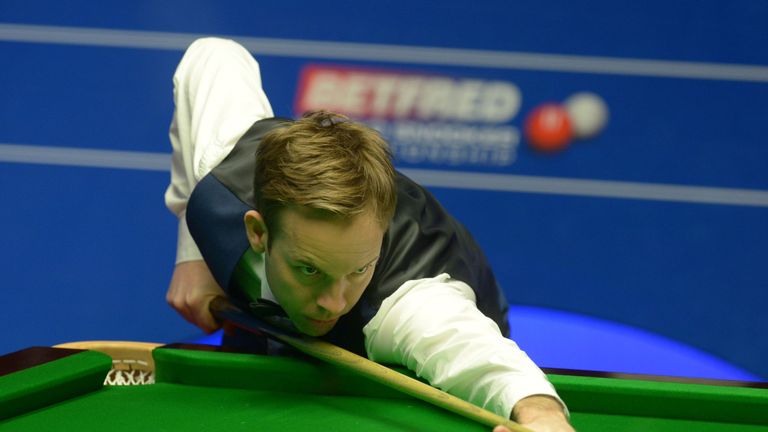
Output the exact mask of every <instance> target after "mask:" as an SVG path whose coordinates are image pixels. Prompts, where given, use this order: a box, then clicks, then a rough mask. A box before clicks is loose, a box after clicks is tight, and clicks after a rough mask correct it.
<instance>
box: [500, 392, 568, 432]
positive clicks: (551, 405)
mask: <svg viewBox="0 0 768 432" xmlns="http://www.w3.org/2000/svg"><path fill="white" fill-rule="evenodd" d="M512 416H513V417H514V418H515V420H516V421H517V422H518V423H520V424H521V425H522V426H525V427H527V428H528V429H530V430H532V431H535V432H574V429H573V427H571V425H570V424H569V423H568V419H567V418H566V416H565V411H563V406H562V405H561V404H560V402H558V401H557V400H556V399H554V398H551V397H549V396H529V397H527V398H524V399H522V400H520V401H519V402H518V403H517V404H515V408H514V409H513V410H512ZM493 432H510V431H509V429H507V428H505V427H504V426H496V428H494V429H493Z"/></svg>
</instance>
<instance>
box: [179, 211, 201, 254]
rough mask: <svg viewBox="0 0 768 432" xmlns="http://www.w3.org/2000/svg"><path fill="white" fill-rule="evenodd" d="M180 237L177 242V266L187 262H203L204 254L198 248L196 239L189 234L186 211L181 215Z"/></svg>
mask: <svg viewBox="0 0 768 432" xmlns="http://www.w3.org/2000/svg"><path fill="white" fill-rule="evenodd" d="M178 235H179V237H178V240H177V242H176V264H180V263H183V262H185V261H201V260H202V259H203V254H201V253H200V249H198V248H197V243H195V239H193V238H192V234H190V233H189V228H188V227H187V212H186V210H184V211H182V212H181V213H179V234H178Z"/></svg>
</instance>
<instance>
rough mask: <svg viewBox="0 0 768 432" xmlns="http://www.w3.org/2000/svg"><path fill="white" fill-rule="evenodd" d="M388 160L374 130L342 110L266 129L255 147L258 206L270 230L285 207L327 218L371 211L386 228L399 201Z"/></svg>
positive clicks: (307, 116) (383, 144)
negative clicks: (342, 112)
mask: <svg viewBox="0 0 768 432" xmlns="http://www.w3.org/2000/svg"><path fill="white" fill-rule="evenodd" d="M391 159H392V158H391V154H390V150H389V146H388V145H387V142H386V140H384V138H383V137H382V136H381V135H380V134H379V133H378V132H377V131H375V130H373V129H371V128H369V127H367V126H365V125H363V124H361V123H357V122H354V121H351V120H350V119H349V118H347V117H345V116H343V115H341V114H335V113H331V112H327V111H317V112H312V113H308V114H306V115H305V116H304V117H302V118H301V119H299V120H296V121H295V122H291V123H289V124H288V126H285V127H279V128H277V129H274V130H272V131H270V132H269V133H267V134H266V135H265V136H264V139H263V140H262V142H261V144H260V145H259V147H258V149H257V150H256V174H255V178H254V186H255V189H254V191H255V198H256V208H257V210H259V212H261V214H262V215H263V217H264V220H265V222H266V224H267V228H268V229H269V230H274V229H276V228H278V224H277V214H278V213H279V211H280V210H281V209H283V208H285V207H289V206H298V207H300V208H303V209H309V210H310V211H312V213H313V214H317V215H319V216H320V217H331V218H351V217H354V216H356V215H359V214H361V213H364V212H366V211H372V212H373V214H374V215H375V216H376V218H377V219H378V220H379V222H380V223H381V224H382V226H385V227H386V226H387V225H388V224H389V221H390V219H391V218H392V215H393V214H394V211H395V206H396V204H397V191H396V187H395V169H394V167H393V166H392V160H391Z"/></svg>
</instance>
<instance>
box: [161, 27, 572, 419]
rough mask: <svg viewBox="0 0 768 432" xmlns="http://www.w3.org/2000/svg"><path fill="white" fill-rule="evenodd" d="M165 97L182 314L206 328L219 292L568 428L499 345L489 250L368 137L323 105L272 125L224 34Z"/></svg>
mask: <svg viewBox="0 0 768 432" xmlns="http://www.w3.org/2000/svg"><path fill="white" fill-rule="evenodd" d="M174 101H175V112H174V117H173V122H172V124H171V129H170V137H171V143H172V146H173V157H172V170H171V184H170V186H169V187H168V189H167V191H166V194H165V199H166V204H167V206H168V207H169V208H170V209H171V210H172V211H173V212H174V213H175V214H176V215H177V216H179V235H178V245H177V257H176V267H175V269H174V273H173V277H172V279H171V283H170V287H169V289H168V293H167V296H166V297H167V300H168V302H169V303H170V304H171V305H172V306H173V307H174V308H175V309H176V310H177V311H178V312H179V313H180V314H181V315H182V316H184V317H185V318H186V319H187V320H188V321H190V322H192V323H194V324H195V325H197V326H199V327H200V328H202V329H203V330H205V331H207V332H211V331H213V330H215V329H216V327H217V324H216V322H215V320H214V319H213V317H212V316H211V314H210V312H209V310H208V306H209V304H210V302H211V300H212V299H213V298H215V297H217V296H222V295H226V296H228V297H230V298H231V299H233V300H235V301H237V302H239V303H241V304H258V303H260V302H261V303H264V302H269V303H273V304H277V305H279V306H280V307H281V308H282V310H284V312H285V314H286V316H287V317H288V318H289V319H290V320H291V322H292V323H293V325H294V326H295V327H296V329H298V330H299V331H301V332H303V333H306V334H309V335H312V336H319V337H322V338H324V339H326V340H328V341H330V342H333V343H335V344H337V345H340V346H342V347H344V348H347V349H349V350H351V351H354V352H357V353H359V354H362V355H364V356H367V357H368V358H370V359H371V360H374V361H378V362H381V363H393V364H400V365H404V366H406V367H408V368H409V369H411V370H413V371H415V372H416V373H417V375H419V376H420V377H422V378H424V379H426V380H427V381H429V382H430V383H431V384H432V385H433V386H435V387H439V388H441V389H443V390H445V391H448V392H450V393H452V394H454V395H455V396H458V397H460V398H462V399H465V400H467V401H469V402H472V403H474V404H476V405H479V406H481V407H483V408H485V409H488V410H490V411H493V412H495V413H497V414H499V415H502V416H505V417H511V418H513V419H515V420H517V421H518V422H520V423H521V424H523V425H525V426H527V427H529V428H530V429H532V430H534V431H542V432H543V431H572V430H573V429H572V428H571V427H570V425H569V424H568V421H567V415H566V410H565V408H564V405H563V403H562V401H561V400H560V398H559V397H558V396H557V394H556V392H555V390H554V388H553V387H552V385H551V384H550V383H549V382H548V381H547V379H546V376H545V375H544V374H543V373H542V372H541V371H540V370H539V368H538V367H536V365H534V364H533V362H532V361H531V360H530V359H529V358H528V357H527V355H526V354H525V353H524V352H523V351H521V350H520V349H519V348H518V347H517V345H516V344H515V343H514V342H513V341H511V340H509V339H508V338H507V337H505V336H506V335H508V324H507V321H506V311H507V305H506V301H505V300H504V298H503V295H502V294H501V291H500V290H499V288H498V286H497V284H496V281H495V279H494V276H493V274H492V272H491V270H490V268H489V266H488V264H487V262H486V259H485V257H484V255H483V253H482V251H481V250H480V249H479V247H478V246H477V244H476V243H475V241H474V240H473V239H472V237H471V235H470V234H469V233H468V232H467V231H466V229H465V228H464V227H463V226H461V224H460V223H459V222H457V221H456V220H455V219H453V218H452V217H451V216H450V215H448V214H447V213H446V212H445V210H444V209H443V208H442V207H441V206H440V205H439V204H438V203H437V202H436V201H435V200H434V198H433V197H432V196H431V195H430V194H429V192H427V191H426V190H425V189H424V188H422V187H420V186H418V185H417V184H415V183H414V182H412V181H411V180H409V179H408V178H407V177H405V176H403V175H402V174H400V173H398V172H397V171H395V170H394V168H393V166H392V163H391V159H390V153H389V149H388V146H387V143H386V142H385V141H384V139H383V138H382V137H381V136H380V135H379V134H378V133H377V132H376V131H374V130H372V129H370V128H368V127H366V126H365V125H363V124H360V123H357V122H354V121H351V120H349V119H347V118H346V117H344V116H342V115H338V114H334V113H329V112H317V113H311V114H308V115H306V116H305V117H303V118H301V119H299V120H295V121H294V120H289V119H279V118H274V116H273V113H272V108H271V106H270V103H269V101H268V99H267V97H266V95H265V94H264V91H263V89H262V86H261V74H260V71H259V67H258V64H257V63H256V61H255V60H254V58H253V57H252V56H251V55H250V54H249V53H248V52H247V51H246V50H245V49H244V48H243V47H241V46H240V45H238V44H236V43H235V42H233V41H229V40H222V39H215V38H206V39H200V40H198V41H195V42H194V43H193V44H192V45H191V46H190V47H189V48H188V50H187V51H186V53H185V55H184V57H183V58H182V60H181V62H180V64H179V66H178V68H177V70H176V73H175V75H174ZM235 337H237V336H235ZM225 342H227V341H226V339H225ZM240 343H242V341H240ZM497 429H498V430H504V428H503V427H498V428H497Z"/></svg>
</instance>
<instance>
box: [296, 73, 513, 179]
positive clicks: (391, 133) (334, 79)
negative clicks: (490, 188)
mask: <svg viewBox="0 0 768 432" xmlns="http://www.w3.org/2000/svg"><path fill="white" fill-rule="evenodd" d="M521 102H522V96H521V94H520V89H519V88H518V87H517V86H516V85H514V84H512V83H510V82H507V81H498V80H480V79H473V78H453V77H447V76H443V75H425V74H415V73H403V72H401V71H391V70H386V69H364V68H351V67H344V66H325V65H323V66H318V65H312V66H307V67H305V68H304V69H303V70H302V73H301V77H300V82H299V86H298V94H297V95H296V103H295V106H294V111H295V113H296V114H297V115H302V114H304V113H305V112H307V111H317V110H329V111H335V112H338V113H341V114H346V115H348V116H350V117H352V118H354V119H357V120H361V121H364V122H366V123H368V124H369V125H370V126H371V127H373V128H375V129H377V130H378V131H379V132H381V134H382V135H383V136H384V137H385V138H386V139H387V141H389V144H390V147H391V149H392V151H393V153H394V156H395V159H396V160H397V161H398V162H401V163H407V164H417V165H424V164H427V165H451V166H459V165H465V166H466V165H471V166H507V165H511V164H512V163H513V162H514V161H515V159H516V157H517V146H518V144H519V142H520V131H519V130H518V128H517V127H516V126H513V125H512V124H510V122H511V120H512V119H514V118H515V116H517V115H518V113H519V111H520V105H521Z"/></svg>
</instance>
